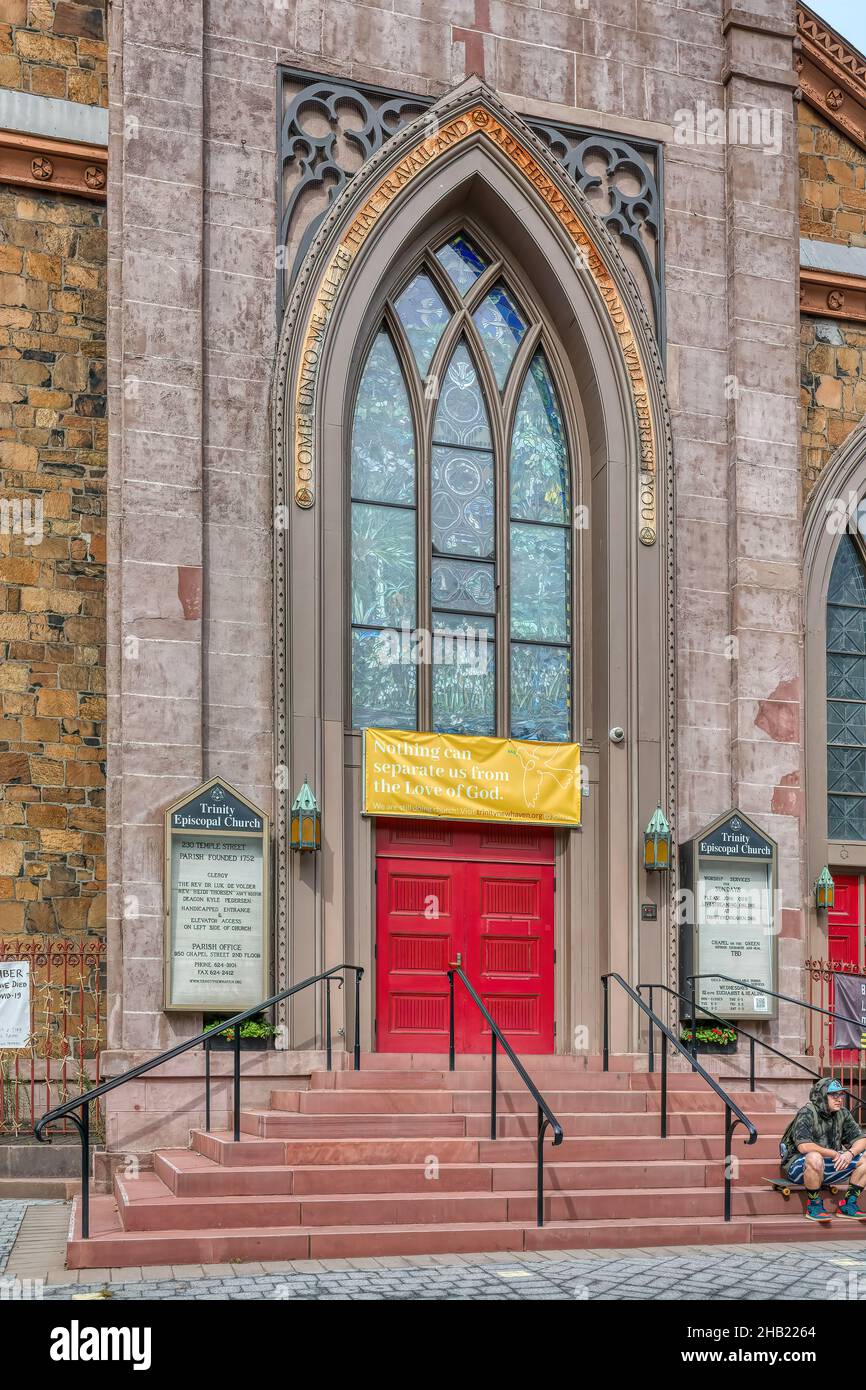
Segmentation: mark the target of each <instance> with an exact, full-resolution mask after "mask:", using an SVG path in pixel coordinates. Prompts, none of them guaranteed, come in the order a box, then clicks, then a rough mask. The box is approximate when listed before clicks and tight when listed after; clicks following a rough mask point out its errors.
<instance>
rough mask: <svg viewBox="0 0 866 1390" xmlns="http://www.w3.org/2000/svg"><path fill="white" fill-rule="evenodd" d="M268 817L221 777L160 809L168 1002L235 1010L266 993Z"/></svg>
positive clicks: (204, 1009)
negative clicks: (162, 816) (163, 824)
mask: <svg viewBox="0 0 866 1390" xmlns="http://www.w3.org/2000/svg"><path fill="white" fill-rule="evenodd" d="M269 899H270V821H269V818H268V817H267V816H266V815H265V814H264V812H263V811H261V810H259V808H258V807H257V806H254V805H253V803H252V802H251V801H247V799H246V797H244V796H242V795H241V793H240V792H239V791H237V790H236V789H235V788H234V787H232V786H231V785H230V784H229V783H228V782H226V781H224V780H223V779H222V778H220V777H214V778H212V779H211V781H209V782H205V783H203V784H202V785H201V786H200V787H197V788H196V789H195V791H193V792H188V793H187V794H186V795H185V796H184V797H182V798H181V799H180V801H176V802H175V803H174V804H173V805H172V806H169V808H168V810H167V811H166V812H165V1007H166V1009H173V1010H186V1011H187V1012H196V1013H201V1012H205V1013H209V1012H212V1011H226V1012H228V1013H239V1012H240V1011H241V1010H242V1009H248V1008H251V1007H252V1006H253V1005H254V1004H258V1003H259V1001H260V1000H262V999H266V998H267V996H268V993H269V979H268V971H269V962H268V921H269V914H270V904H269Z"/></svg>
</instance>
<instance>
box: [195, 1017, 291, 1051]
mask: <svg viewBox="0 0 866 1390" xmlns="http://www.w3.org/2000/svg"><path fill="white" fill-rule="evenodd" d="M224 1023H225V1019H224V1018H220V1019H216V1020H215V1021H214V1022H213V1023H209V1024H208V1026H207V1030H206V1031H207V1032H208V1033H214V1034H215V1035H216V1036H215V1038H214V1044H215V1045H216V1046H217V1047H219V1046H220V1045H221V1044H222V1043H233V1042H234V1040H235V1030H234V1028H223V1027H222V1025H223V1024H224ZM276 1035H277V1029H276V1028H275V1027H274V1026H273V1024H272V1023H265V1022H264V1021H263V1020H262V1019H259V1018H247V1019H244V1022H243V1023H242V1024H241V1046H243V1044H244V1043H245V1042H258V1043H259V1044H260V1045H261V1046H264V1045H265V1043H266V1042H267V1040H268V1038H274V1037H276Z"/></svg>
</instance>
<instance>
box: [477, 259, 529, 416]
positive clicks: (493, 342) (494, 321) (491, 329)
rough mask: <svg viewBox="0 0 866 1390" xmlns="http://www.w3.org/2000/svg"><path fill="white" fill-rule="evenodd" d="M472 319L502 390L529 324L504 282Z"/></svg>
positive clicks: (481, 305)
mask: <svg viewBox="0 0 866 1390" xmlns="http://www.w3.org/2000/svg"><path fill="white" fill-rule="evenodd" d="M472 318H473V320H474V322H475V327H476V328H477V329H478V333H479V335H480V338H481V341H482V343H483V344H484V351H485V352H486V353H487V356H488V357H489V358H490V365H491V367H492V368H493V375H494V376H495V377H496V385H497V386H498V387H499V389H500V391H501V390H502V388H503V387H504V385H505V383H506V381H507V380H508V373H509V371H510V370H511V364H512V362H513V361H514V354H515V353H516V352H517V349H518V348H519V347H520V340H521V338H522V337H523V335H524V334H525V332H526V324H525V323H524V322H523V319H522V318H521V316H520V313H519V311H518V309H517V306H516V305H515V303H514V300H513V298H512V297H511V295H510V294H509V293H508V291H507V290H506V288H505V286H504V285H495V286H494V287H493V289H492V290H491V291H490V293H489V294H488V295H485V297H484V299H483V300H482V301H481V303H480V304H479V306H478V308H477V309H476V310H475V313H474V314H473V315H472Z"/></svg>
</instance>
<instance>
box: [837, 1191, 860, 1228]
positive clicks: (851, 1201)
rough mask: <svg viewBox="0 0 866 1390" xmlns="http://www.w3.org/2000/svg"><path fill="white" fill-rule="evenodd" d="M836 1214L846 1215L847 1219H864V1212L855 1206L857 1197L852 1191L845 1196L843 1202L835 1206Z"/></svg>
mask: <svg viewBox="0 0 866 1390" xmlns="http://www.w3.org/2000/svg"><path fill="white" fill-rule="evenodd" d="M836 1215H837V1216H847V1217H848V1219H849V1221H866V1212H863V1211H861V1210H860V1208H859V1207H858V1206H857V1198H856V1197H855V1196H854V1194H853V1193H852V1194H851V1196H850V1197H846V1198H845V1200H844V1202H840V1203H839V1205H838V1207H837V1208H836Z"/></svg>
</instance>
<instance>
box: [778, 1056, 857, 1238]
mask: <svg viewBox="0 0 866 1390" xmlns="http://www.w3.org/2000/svg"><path fill="white" fill-rule="evenodd" d="M846 1100H847V1092H846V1091H845V1090H844V1089H843V1088H842V1086H840V1085H839V1082H838V1081H833V1080H832V1079H831V1078H830V1077H829V1076H824V1077H822V1078H821V1080H820V1081H816V1082H815V1084H814V1086H813V1087H812V1089H811V1091H810V1092H809V1101H808V1104H807V1105H804V1106H803V1107H802V1109H801V1110H798V1111H797V1114H796V1115H795V1116H794V1118H793V1120H792V1121H791V1123H790V1124H789V1126H788V1128H787V1129H786V1130H785V1133H784V1135H783V1136H782V1141H781V1143H780V1145H779V1152H780V1154H781V1157H782V1171H783V1172H784V1173H785V1176H786V1177H788V1178H790V1179H791V1181H792V1182H797V1183H800V1182H801V1183H803V1185H804V1186H805V1187H806V1188H808V1190H809V1202H808V1205H807V1208H806V1216H807V1218H808V1219H809V1220H810V1221H825V1220H826V1219H827V1217H828V1216H829V1215H830V1213H829V1212H827V1211H825V1210H824V1200H823V1198H822V1196H821V1186H822V1184H830V1183H834V1184H835V1183H837V1182H841V1180H842V1179H843V1178H848V1179H849V1182H848V1186H847V1189H846V1191H845V1196H844V1197H843V1199H842V1201H841V1202H840V1204H839V1207H838V1209H837V1212H836V1215H837V1216H847V1217H850V1218H852V1219H853V1220H855V1221H860V1220H866V1213H864V1212H861V1211H860V1210H859V1209H858V1207H857V1199H858V1197H859V1196H860V1193H861V1191H862V1189H863V1187H864V1186H866V1154H864V1150H866V1133H864V1131H863V1130H862V1129H861V1128H860V1126H859V1125H858V1123H857V1121H856V1120H855V1119H854V1116H853V1115H852V1114H851V1111H850V1110H847V1109H846V1108H845V1101H846Z"/></svg>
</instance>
